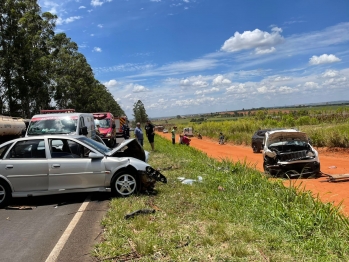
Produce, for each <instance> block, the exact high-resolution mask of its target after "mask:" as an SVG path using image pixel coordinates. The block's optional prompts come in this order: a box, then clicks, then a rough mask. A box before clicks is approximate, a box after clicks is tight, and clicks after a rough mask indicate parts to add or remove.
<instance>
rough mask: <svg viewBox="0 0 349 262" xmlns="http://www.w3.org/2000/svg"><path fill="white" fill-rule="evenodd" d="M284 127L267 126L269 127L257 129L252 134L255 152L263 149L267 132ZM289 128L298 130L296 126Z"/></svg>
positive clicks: (252, 144)
mask: <svg viewBox="0 0 349 262" xmlns="http://www.w3.org/2000/svg"><path fill="white" fill-rule="evenodd" d="M283 129H285V128H267V129H260V130H258V131H256V132H255V133H254V134H253V136H252V143H251V146H252V150H253V153H260V152H261V150H262V149H263V140H264V137H265V133H266V132H268V131H275V130H283ZM289 129H292V130H296V131H298V130H297V129H296V128H289Z"/></svg>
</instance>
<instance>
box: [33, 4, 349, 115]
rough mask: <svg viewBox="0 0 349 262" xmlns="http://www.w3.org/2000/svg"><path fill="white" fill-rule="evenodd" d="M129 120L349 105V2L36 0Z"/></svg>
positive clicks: (57, 30)
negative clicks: (143, 114) (140, 112)
mask: <svg viewBox="0 0 349 262" xmlns="http://www.w3.org/2000/svg"><path fill="white" fill-rule="evenodd" d="M39 4H40V6H41V7H42V11H50V12H52V13H54V14H56V15H58V20H57V28H56V32H57V33H58V32H65V33H66V34H67V36H68V37H70V38H71V40H72V41H74V42H76V43H77V44H78V46H79V52H81V53H82V54H84V55H85V57H86V58H87V61H88V63H89V64H90V65H91V67H92V69H93V71H94V73H95V77H96V79H98V80H99V81H100V82H101V83H103V84H104V85H105V86H106V87H107V88H108V89H109V90H110V92H111V93H112V94H113V95H114V98H115V100H116V101H118V103H119V104H120V106H121V107H122V108H123V109H124V111H125V112H126V114H127V115H128V117H129V118H132V109H133V105H134V103H135V102H136V101H138V100H141V101H142V102H143V104H144V105H145V108H146V111H147V113H148V115H149V116H150V117H161V116H173V115H182V114H191V113H210V112H217V111H225V110H240V109H242V108H245V109H248V108H257V107H271V106H284V105H294V104H304V103H315V102H326V101H336V100H349V1H348V0H336V1H333V0H292V1H286V0H285V1H279V0H264V1H262V0H240V1H236V0H56V1H53V0H51V1H47V0H40V1H39Z"/></svg>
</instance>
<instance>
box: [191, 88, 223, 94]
mask: <svg viewBox="0 0 349 262" xmlns="http://www.w3.org/2000/svg"><path fill="white" fill-rule="evenodd" d="M215 92H219V88H217V87H212V88H210V89H206V90H197V91H196V92H195V95H203V94H210V93H215Z"/></svg>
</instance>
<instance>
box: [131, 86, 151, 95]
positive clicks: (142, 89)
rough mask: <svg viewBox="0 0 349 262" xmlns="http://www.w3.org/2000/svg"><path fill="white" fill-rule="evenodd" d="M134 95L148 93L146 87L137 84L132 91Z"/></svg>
mask: <svg viewBox="0 0 349 262" xmlns="http://www.w3.org/2000/svg"><path fill="white" fill-rule="evenodd" d="M132 91H133V92H134V93H141V92H146V91H148V90H147V89H146V88H145V86H142V85H137V84H135V85H134V87H133V90H132Z"/></svg>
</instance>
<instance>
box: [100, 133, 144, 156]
mask: <svg viewBox="0 0 349 262" xmlns="http://www.w3.org/2000/svg"><path fill="white" fill-rule="evenodd" d="M148 154H149V153H148V152H147V151H145V150H144V149H143V147H142V146H141V145H140V144H139V143H138V142H137V140H136V139H134V138H132V139H126V140H124V141H123V142H122V143H120V145H118V146H117V147H116V148H114V149H113V150H111V151H110V152H108V153H106V155H107V156H112V157H134V158H137V159H139V160H142V161H144V162H147V160H148Z"/></svg>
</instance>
